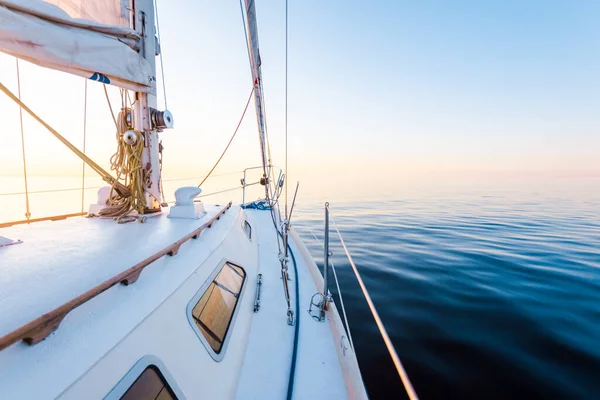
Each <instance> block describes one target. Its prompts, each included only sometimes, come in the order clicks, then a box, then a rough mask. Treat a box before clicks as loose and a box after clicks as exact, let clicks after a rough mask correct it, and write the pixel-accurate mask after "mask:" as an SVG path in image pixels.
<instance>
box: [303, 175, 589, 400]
mask: <svg viewBox="0 0 600 400" xmlns="http://www.w3.org/2000/svg"><path fill="white" fill-rule="evenodd" d="M331 207H332V210H333V214H334V216H335V218H336V222H337V224H338V225H339V228H340V230H341V231H342V232H343V234H344V238H345V240H346V242H347V243H348V245H349V248H350V250H351V252H352V254H353V257H354V260H355V262H356V264H357V265H358V268H359V270H360V271H361V273H362V275H363V279H364V280H365V284H366V285H367V287H368V288H369V291H370V293H371V296H372V297H373V300H374V302H375V304H376V305H377V307H378V309H379V312H380V314H381V317H382V319H383V321H384V323H385V325H386V327H387V329H388V331H389V333H390V335H391V337H392V340H393V342H394V343H395V345H396V347H397V350H398V353H399V355H400V357H401V359H402V360H403V362H404V364H405V368H406V369H407V371H408V374H409V375H410V377H411V379H412V381H413V384H414V386H415V388H416V390H417V392H418V393H419V394H420V396H421V398H423V399H431V398H474V399H475V398H476V399H481V398H498V399H505V398H526V397H530V398H597V396H598V393H600V381H598V373H599V372H600V325H599V323H600V250H599V249H600V181H599V180H598V179H584V180H581V181H569V180H564V181H562V182H546V183H540V184H531V183H529V184H524V183H523V184H518V182H516V183H515V182H512V183H510V184H508V183H506V182H505V186H504V187H502V185H496V187H493V185H488V186H486V185H481V184H479V185H477V186H475V187H469V186H468V185H465V186H458V187H456V188H455V190H454V191H453V189H452V187H451V186H450V185H446V186H438V187H437V188H436V189H432V190H430V191H428V192H421V193H420V194H418V195H414V194H412V193H406V194H405V195H404V196H402V195H398V196H397V197H395V198H393V197H391V198H388V199H381V200H380V201H368V202H349V201H340V202H338V203H336V202H335V201H332V206H331ZM322 220H323V209H322V206H321V205H320V204H310V205H309V204H307V205H303V206H301V207H299V209H298V220H297V221H296V227H297V228H298V230H299V231H300V232H301V233H302V236H303V238H304V240H305V242H306V243H307V245H308V246H309V248H310V250H311V252H312V253H313V255H314V256H315V258H316V259H317V261H318V262H320V263H322V259H323V257H322V249H321V247H320V246H319V245H318V244H317V243H316V241H315V240H314V238H313V236H312V234H311V233H310V231H311V230H312V231H313V232H314V233H315V234H316V235H317V236H318V237H319V238H322V230H323V222H322ZM332 242H333V252H334V256H333V262H334V263H335V265H336V267H337V272H338V276H339V278H340V284H341V287H342V290H343V291H344V300H345V302H346V308H347V310H348V314H349V315H348V318H349V320H350V325H351V327H352V333H353V337H354V342H355V344H356V347H357V353H358V357H359V361H360V365H361V368H362V373H363V375H364V378H365V382H366V384H367V387H368V390H369V394H370V395H371V398H373V399H379V398H381V399H387V398H390V395H389V393H394V392H397V391H401V390H402V388H401V386H400V382H399V379H398V378H397V376H396V375H395V373H394V370H393V365H392V364H391V361H390V360H389V358H388V357H387V356H386V352H385V348H384V346H383V343H382V341H381V340H380V339H379V338H378V333H377V331H376V327H375V324H374V323H373V320H372V317H371V316H370V315H369V311H368V309H367V306H366V304H365V302H364V299H363V298H362V295H361V292H360V289H359V288H358V285H357V284H356V282H355V279H354V278H353V274H352V272H351V270H350V266H349V264H348V262H347V261H346V259H345V256H344V253H343V249H342V248H341V246H340V244H339V241H337V240H336V238H335V237H334V238H333V239H332Z"/></svg>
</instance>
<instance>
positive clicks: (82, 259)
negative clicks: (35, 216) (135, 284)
mask: <svg viewBox="0 0 600 400" xmlns="http://www.w3.org/2000/svg"><path fill="white" fill-rule="evenodd" d="M222 208H223V206H210V207H207V210H206V211H207V213H206V215H205V216H204V217H202V218H201V219H198V220H189V219H169V218H166V213H165V214H163V215H158V216H156V217H150V218H148V219H147V221H146V222H145V223H143V224H141V223H127V224H116V223H115V222H114V221H112V220H106V219H99V218H69V219H67V220H64V221H57V222H52V221H48V222H39V223H36V224H34V225H16V226H14V227H10V228H4V229H2V230H0V231H1V233H2V236H5V237H8V238H11V239H20V240H22V241H23V243H21V244H16V245H12V246H7V247H2V248H0V288H2V291H1V292H0V337H2V336H4V335H6V334H7V333H9V332H11V331H13V330H15V329H17V328H19V327H20V326H22V325H24V324H26V323H28V322H29V321H31V320H33V319H35V318H37V317H39V316H41V315H42V314H44V313H46V312H48V311H50V310H53V309H54V308H56V307H58V306H60V305H62V304H64V303H66V302H67V301H69V300H71V299H73V298H74V297H76V296H78V295H80V294H82V293H84V292H86V291H87V290H89V289H91V288H93V287H95V286H96V285H98V284H100V283H102V282H104V281H105V280H107V279H109V278H112V277H113V276H115V275H117V274H118V273H120V272H123V271H124V270H126V269H127V268H130V267H132V266H134V265H135V264H136V263H138V262H140V261H143V260H144V259H146V258H147V257H149V256H151V255H153V254H155V253H157V252H159V251H160V250H162V249H164V248H165V247H167V246H169V245H170V244H172V243H173V242H176V241H177V240H179V239H181V238H182V237H183V236H185V235H187V234H189V233H191V232H193V231H194V229H197V228H198V227H200V226H201V225H202V224H203V223H205V222H207V221H208V220H209V219H210V218H212V217H213V216H214V215H215V214H216V213H217V212H218V211H220V210H221V209H222ZM219 222H220V221H217V222H216V223H215V225H214V226H215V227H218V225H222V224H221V223H219ZM98 260H102V265H101V268H98ZM74 264H75V265H76V267H75V268H74ZM142 273H144V272H142ZM55 285H57V286H60V290H57V288H56V287H55ZM24 290H26V291H27V292H26V293H24V292H23V291H24Z"/></svg>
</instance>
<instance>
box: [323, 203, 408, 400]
mask: <svg viewBox="0 0 600 400" xmlns="http://www.w3.org/2000/svg"><path fill="white" fill-rule="evenodd" d="M330 215H331V221H332V222H333V226H334V227H335V230H336V232H337V234H338V237H339V238H340V242H341V243H342V247H343V248H344V251H345V252H346V256H347V257H348V261H349V262H350V266H351V267H352V270H353V271H354V275H356V280H357V281H358V284H359V286H360V289H361V290H362V292H363V295H364V296H365V300H367V304H368V305H369V309H370V310H371V314H372V315H373V319H374V320H375V323H376V324H377V328H378V329H379V333H380V334H381V337H382V338H383V341H384V343H385V346H386V347H387V350H388V352H389V354H390V357H391V358H392V361H393V362H394V365H395V366H396V371H397V372H398V375H399V376H400V380H402V384H403V385H404V389H405V390H406V394H407V395H408V397H409V399H410V400H418V399H419V397H418V396H417V393H416V392H415V389H414V387H413V385H412V383H411V382H410V379H409V378H408V375H407V373H406V371H405V370H404V367H403V366H402V362H401V361H400V357H398V353H396V349H395V348H394V344H393V343H392V340H391V339H390V337H389V335H388V333H387V331H386V330H385V326H383V322H382V321H381V318H380V317H379V313H378V312H377V309H376V308H375V304H373V300H371V296H370V295H369V292H368V291H367V288H366V286H365V284H364V282H363V280H362V278H361V277H360V274H359V272H358V269H357V268H356V265H355V264H354V260H353V259H352V256H351V255H350V252H349V251H348V248H347V247H346V243H345V242H344V238H343V237H342V234H341V233H340V230H339V228H338V226H337V224H336V223H335V218H334V217H333V214H330Z"/></svg>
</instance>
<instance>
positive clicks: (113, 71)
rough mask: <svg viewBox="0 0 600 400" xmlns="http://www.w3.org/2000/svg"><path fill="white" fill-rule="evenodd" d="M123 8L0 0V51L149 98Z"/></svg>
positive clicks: (109, 2)
mask: <svg viewBox="0 0 600 400" xmlns="http://www.w3.org/2000/svg"><path fill="white" fill-rule="evenodd" d="M128 3H129V1H128V0H71V1H59V0H47V1H42V0H25V1H24V0H0V51H2V52H4V53H8V54H11V55H14V56H16V57H19V58H21V59H24V60H27V61H30V62H32V63H35V64H38V65H41V66H43V67H47V68H52V69H56V70H60V71H64V72H68V73H71V74H75V75H79V76H83V77H85V78H89V79H92V80H97V81H100V82H103V83H110V84H113V85H117V86H120V87H124V88H127V89H131V90H135V91H140V92H150V91H152V90H153V87H154V82H155V77H154V74H153V73H152V68H151V66H150V64H149V63H148V62H147V61H146V59H144V58H143V57H142V56H141V55H140V54H139V52H138V48H139V47H140V37H139V35H138V34H137V33H136V32H135V31H134V30H133V29H131V28H129V9H128V8H129V7H128V6H127V4H128ZM152 36H153V35H151V37H152ZM152 40H154V39H153V38H152Z"/></svg>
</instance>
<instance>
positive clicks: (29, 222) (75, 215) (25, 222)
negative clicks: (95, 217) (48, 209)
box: [0, 212, 87, 228]
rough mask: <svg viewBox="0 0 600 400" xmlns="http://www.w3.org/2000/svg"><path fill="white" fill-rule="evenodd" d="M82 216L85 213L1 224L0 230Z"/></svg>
mask: <svg viewBox="0 0 600 400" xmlns="http://www.w3.org/2000/svg"><path fill="white" fill-rule="evenodd" d="M83 215H87V213H86V212H78V213H72V214H62V215H52V216H50V217H42V218H31V219H23V220H21V221H12V222H3V223H1V224H0V228H8V227H9V226H13V225H22V224H33V223H34V222H42V221H59V220H61V219H67V218H71V217H81V216H83Z"/></svg>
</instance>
